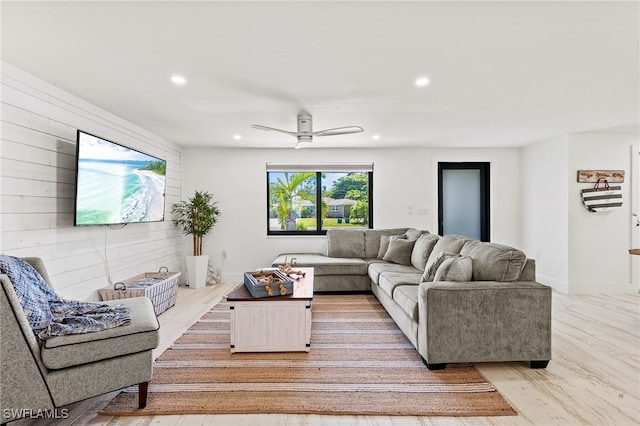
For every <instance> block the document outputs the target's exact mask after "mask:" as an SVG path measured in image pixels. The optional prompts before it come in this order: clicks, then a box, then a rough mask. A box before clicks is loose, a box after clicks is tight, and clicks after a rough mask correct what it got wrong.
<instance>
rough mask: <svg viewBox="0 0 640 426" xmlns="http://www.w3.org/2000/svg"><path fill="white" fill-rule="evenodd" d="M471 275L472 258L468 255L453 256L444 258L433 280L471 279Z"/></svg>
mask: <svg viewBox="0 0 640 426" xmlns="http://www.w3.org/2000/svg"><path fill="white" fill-rule="evenodd" d="M472 275H473V270H472V260H471V258H470V257H469V256H455V257H449V258H447V259H445V260H444V261H443V262H442V263H441V264H440V266H438V269H437V270H436V275H435V277H434V278H433V281H458V282H466V281H471V278H472Z"/></svg>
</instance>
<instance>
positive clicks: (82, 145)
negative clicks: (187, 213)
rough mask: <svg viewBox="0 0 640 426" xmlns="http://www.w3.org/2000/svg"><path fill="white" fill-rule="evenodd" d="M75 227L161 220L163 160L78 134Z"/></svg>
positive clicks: (164, 162) (163, 182)
mask: <svg viewBox="0 0 640 426" xmlns="http://www.w3.org/2000/svg"><path fill="white" fill-rule="evenodd" d="M78 143H79V147H78V171H77V173H78V179H77V185H78V187H77V191H76V192H77V198H76V225H100V224H116V223H129V222H155V221H162V220H164V202H165V194H164V191H165V180H166V166H167V163H166V161H164V160H160V159H158V158H155V157H151V156H149V155H146V154H143V153H141V152H138V151H134V150H132V149H129V148H126V147H124V146H121V145H118V144H115V143H111V142H109V141H105V140H103V139H100V138H97V137H95V136H91V135H88V134H85V133H80V138H79V141H78Z"/></svg>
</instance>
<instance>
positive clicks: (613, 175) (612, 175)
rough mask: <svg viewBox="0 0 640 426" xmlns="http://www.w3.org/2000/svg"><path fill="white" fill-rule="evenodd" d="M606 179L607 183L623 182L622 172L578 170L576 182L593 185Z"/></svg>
mask: <svg viewBox="0 0 640 426" xmlns="http://www.w3.org/2000/svg"><path fill="white" fill-rule="evenodd" d="M598 179H606V180H607V182H609V183H622V182H624V170H578V182H592V183H595V182H597V181H598Z"/></svg>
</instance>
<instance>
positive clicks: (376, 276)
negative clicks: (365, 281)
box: [368, 261, 422, 284]
mask: <svg viewBox="0 0 640 426" xmlns="http://www.w3.org/2000/svg"><path fill="white" fill-rule="evenodd" d="M368 272H369V278H371V281H373V282H374V283H376V284H379V282H380V274H381V273H383V272H398V273H400V274H417V275H418V278H419V277H420V275H421V274H422V273H421V272H420V271H418V270H417V269H416V268H414V267H413V266H406V265H398V264H397V263H390V262H385V261H375V262H372V263H370V264H369V271H368ZM416 282H420V280H419V279H418V280H417V281H416Z"/></svg>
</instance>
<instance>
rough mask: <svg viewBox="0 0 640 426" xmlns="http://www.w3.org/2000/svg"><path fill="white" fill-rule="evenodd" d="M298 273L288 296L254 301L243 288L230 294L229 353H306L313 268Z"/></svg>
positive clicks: (308, 339) (309, 329) (309, 340)
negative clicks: (300, 275) (302, 275)
mask: <svg viewBox="0 0 640 426" xmlns="http://www.w3.org/2000/svg"><path fill="white" fill-rule="evenodd" d="M297 270H301V271H304V272H305V276H304V277H303V278H300V279H299V280H293V294H291V295H288V296H273V297H263V298H253V297H252V296H251V293H249V290H247V288H246V287H245V286H244V284H240V285H238V286H237V287H236V288H235V289H234V290H233V291H232V292H231V293H229V295H228V296H227V301H228V302H229V305H230V306H229V308H230V309H231V352H303V351H304V352H309V348H310V347H311V304H312V301H313V268H297Z"/></svg>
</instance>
